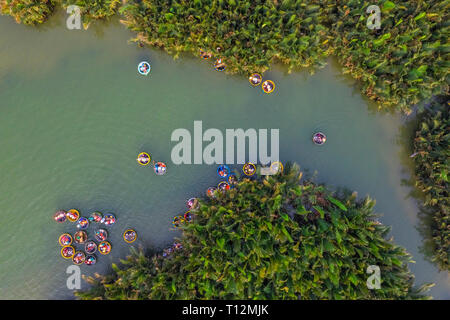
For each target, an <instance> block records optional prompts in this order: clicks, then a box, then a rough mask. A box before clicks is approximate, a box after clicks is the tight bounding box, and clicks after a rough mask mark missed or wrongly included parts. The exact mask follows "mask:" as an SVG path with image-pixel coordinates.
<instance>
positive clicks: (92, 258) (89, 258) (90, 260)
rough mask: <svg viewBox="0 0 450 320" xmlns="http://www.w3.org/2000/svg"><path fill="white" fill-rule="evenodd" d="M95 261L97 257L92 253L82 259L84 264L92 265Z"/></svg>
mask: <svg viewBox="0 0 450 320" xmlns="http://www.w3.org/2000/svg"><path fill="white" fill-rule="evenodd" d="M96 262H97V258H96V257H95V256H93V255H90V256H87V257H86V260H84V264H86V265H88V266H92V265H94V264H95V263H96Z"/></svg>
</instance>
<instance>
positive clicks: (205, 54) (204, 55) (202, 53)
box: [200, 49, 212, 60]
mask: <svg viewBox="0 0 450 320" xmlns="http://www.w3.org/2000/svg"><path fill="white" fill-rule="evenodd" d="M211 57H212V54H211V53H209V52H205V51H203V50H202V49H200V58H202V59H204V60H208V59H210V58H211Z"/></svg>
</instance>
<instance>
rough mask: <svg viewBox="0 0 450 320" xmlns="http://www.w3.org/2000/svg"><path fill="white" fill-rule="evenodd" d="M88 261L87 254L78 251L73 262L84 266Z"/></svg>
mask: <svg viewBox="0 0 450 320" xmlns="http://www.w3.org/2000/svg"><path fill="white" fill-rule="evenodd" d="M85 260H86V254H85V253H84V252H83V251H77V252H75V254H74V255H73V258H72V261H73V263H74V264H76V265H80V264H82V263H83V262H84V261H85Z"/></svg>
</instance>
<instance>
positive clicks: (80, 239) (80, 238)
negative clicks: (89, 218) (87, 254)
mask: <svg viewBox="0 0 450 320" xmlns="http://www.w3.org/2000/svg"><path fill="white" fill-rule="evenodd" d="M86 240H87V233H86V231H77V232H75V234H74V235H73V242H75V243H76V244H83V243H85V242H86Z"/></svg>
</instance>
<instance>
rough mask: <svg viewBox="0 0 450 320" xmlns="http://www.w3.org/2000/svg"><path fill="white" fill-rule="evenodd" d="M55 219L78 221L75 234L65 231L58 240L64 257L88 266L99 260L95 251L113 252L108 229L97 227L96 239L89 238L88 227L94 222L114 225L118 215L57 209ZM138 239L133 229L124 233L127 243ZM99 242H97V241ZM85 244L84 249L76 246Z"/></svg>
mask: <svg viewBox="0 0 450 320" xmlns="http://www.w3.org/2000/svg"><path fill="white" fill-rule="evenodd" d="M53 219H54V220H55V221H56V222H59V223H63V222H65V221H69V222H73V223H76V228H77V229H78V231H76V232H75V233H74V234H73V236H72V235H71V234H70V233H63V234H62V235H60V237H59V239H58V242H59V244H60V245H61V247H62V248H61V256H62V257H63V258H64V259H71V260H72V262H73V263H74V264H76V265H81V264H85V265H88V266H91V265H94V264H95V263H96V262H97V257H96V256H95V253H96V252H97V251H98V252H99V253H100V254H101V255H108V254H109V253H110V252H111V249H112V246H111V243H110V242H109V241H107V239H108V231H107V230H106V229H105V228H97V229H96V230H95V231H94V239H89V238H88V234H87V229H88V228H89V226H90V225H91V224H93V223H96V224H103V225H105V226H112V225H114V224H115V223H116V217H115V216H114V215H113V214H111V213H109V214H105V215H103V214H102V213H100V212H98V211H95V212H93V213H91V215H90V216H89V218H86V217H82V216H81V215H80V212H79V211H78V210H76V209H70V210H69V211H64V210H59V211H57V212H56V213H55V214H54V216H53ZM136 239H137V233H136V231H135V230H133V229H127V230H125V232H124V233H123V240H124V241H125V242H127V243H133V242H134V241H136ZM96 241H97V242H98V244H97V242H96ZM75 245H77V246H83V249H84V250H82V249H81V250H79V249H76V248H75Z"/></svg>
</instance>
